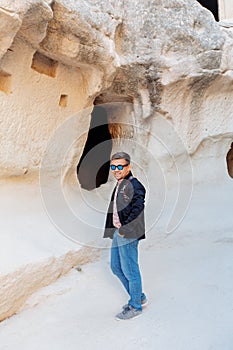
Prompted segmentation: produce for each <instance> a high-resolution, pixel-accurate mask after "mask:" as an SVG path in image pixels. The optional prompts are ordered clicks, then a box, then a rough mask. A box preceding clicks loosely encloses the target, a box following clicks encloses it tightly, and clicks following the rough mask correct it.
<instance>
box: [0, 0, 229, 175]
mask: <svg viewBox="0 0 233 350" xmlns="http://www.w3.org/2000/svg"><path fill="white" fill-rule="evenodd" d="M0 16H1V27H0V34H1V37H2V38H3V39H2V40H1V43H0V53H1V61H0V89H1V91H2V92H1V93H0V105H1V139H2V147H1V153H0V166H1V175H2V176H3V175H5V176H11V175H23V174H25V173H30V172H34V171H38V168H39V164H40V162H41V159H42V157H43V152H44V150H45V147H46V144H47V142H48V139H49V138H50V136H51V134H52V133H53V131H54V130H55V129H56V128H57V127H58V126H59V125H61V123H63V122H64V121H65V120H66V119H67V118H69V117H70V116H71V115H73V114H75V113H77V112H78V111H80V110H83V108H85V107H88V106H91V105H92V103H93V101H94V100H95V98H96V97H98V99H97V103H104V102H116V101H128V102H131V103H133V105H134V111H133V112H134V114H135V117H134V122H135V123H142V124H143V123H144V124H145V125H144V127H145V128H147V129H150V127H151V126H152V128H153V123H154V122H155V119H156V117H158V116H162V117H165V118H167V119H168V120H170V121H171V123H172V124H173V126H174V128H175V129H176V130H177V132H178V133H179V135H180V137H181V138H182V140H183V142H184V144H185V147H186V148H187V150H188V152H189V153H190V154H192V153H194V152H195V150H196V149H197V148H198V146H199V145H200V143H201V142H202V141H203V140H205V139H206V138H208V137H215V136H217V135H225V134H226V133H229V132H232V118H231V111H232V98H231V89H230V87H231V84H232V30H231V29H227V30H222V29H221V28H220V27H219V24H218V23H216V22H215V20H214V18H213V16H212V14H211V13H210V12H209V11H208V10H206V9H205V8H203V7H202V6H201V5H200V4H199V3H198V2H197V1H195V0H189V1H183V0H179V1H178V0H177V1H175V0H169V1H168V0H166V1H165V0H164V1H162V0H155V1H143V2H142V1H137V0H136V1H134V2H130V1H123V0H121V1H108V2H102V1H94V0H93V1H78V2H77V1H74V0H73V1H72V0H69V1H68V0H60V1H42V0H34V1H33V0H30V1H21V2H20V3H19V2H9V1H2V2H1V8H0ZM81 115H82V114H81V113H80V116H81ZM147 118H148V120H147V121H144V122H143V120H145V119H147ZM81 119H82V120H81V121H80V126H79V127H80V128H81V129H83V130H85V131H86V129H87V128H88V125H89V117H88V116H85V117H84V118H81ZM110 120H111V116H110ZM220 120H221V121H220ZM129 121H130V122H131V120H129ZM134 136H135V137H137V135H134ZM83 142H85V138H84V139H83ZM226 143H227V144H226V149H227V148H228V146H229V144H230V141H229V142H228V141H227V142H226ZM76 146H77V145H76ZM74 147H75V145H74ZM58 148H59V147H58ZM82 148H83V145H80V143H79V145H78V146H77V148H75V152H73V153H75V155H76V157H75V161H77V159H78V158H79V157H80V155H81V151H82ZM56 156H57V157H59V150H57V155H54V158H56Z"/></svg>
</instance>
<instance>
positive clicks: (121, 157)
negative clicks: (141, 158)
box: [111, 152, 130, 164]
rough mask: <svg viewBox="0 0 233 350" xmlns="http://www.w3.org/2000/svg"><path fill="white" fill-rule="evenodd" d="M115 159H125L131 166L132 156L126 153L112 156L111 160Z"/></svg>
mask: <svg viewBox="0 0 233 350" xmlns="http://www.w3.org/2000/svg"><path fill="white" fill-rule="evenodd" d="M113 159H124V160H126V162H127V163H128V164H130V155H129V154H128V153H125V152H117V153H115V154H113V155H112V157H111V160H113Z"/></svg>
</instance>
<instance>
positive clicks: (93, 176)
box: [77, 105, 112, 191]
mask: <svg viewBox="0 0 233 350" xmlns="http://www.w3.org/2000/svg"><path fill="white" fill-rule="evenodd" d="M111 151H112V137H111V134H110V132H109V128H108V115H107V111H106V109H105V108H104V107H102V106H99V105H98V106H94V109H93V111H92V114H91V122H90V128H89V131H88V136H87V141H86V144H85V147H84V150H83V153H82V156H81V158H80V160H79V163H78V165H77V177H78V180H79V183H80V185H81V187H82V188H84V189H86V190H88V191H91V190H93V189H95V188H98V187H100V186H101V185H102V184H105V183H106V182H107V181H108V176H109V167H110V154H111Z"/></svg>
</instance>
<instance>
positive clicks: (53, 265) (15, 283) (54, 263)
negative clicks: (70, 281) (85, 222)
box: [0, 248, 98, 321]
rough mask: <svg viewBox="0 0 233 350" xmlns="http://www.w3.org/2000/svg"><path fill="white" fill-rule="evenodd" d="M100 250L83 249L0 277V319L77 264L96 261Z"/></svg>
mask: <svg viewBox="0 0 233 350" xmlns="http://www.w3.org/2000/svg"><path fill="white" fill-rule="evenodd" d="M97 257H98V251H97V250H96V249H91V248H83V249H81V250H80V251H78V252H75V251H70V252H68V253H67V254H65V255H63V256H61V257H57V258H56V257H51V258H49V259H47V260H45V261H43V262H38V263H37V264H35V263H34V264H28V265H26V266H22V267H20V268H19V269H18V270H16V271H14V272H12V273H9V274H6V275H1V276H0V282H1V291H0V321H2V320H4V319H5V318H7V317H9V316H12V315H13V314H15V313H16V312H17V311H18V310H19V309H20V307H21V306H22V305H23V304H24V302H25V301H26V300H27V298H28V297H29V296H30V295H31V294H32V293H34V292H35V291H37V290H38V289H39V288H42V287H45V286H47V285H49V284H51V283H53V282H55V281H56V280H57V279H58V278H59V277H60V276H63V275H64V274H66V273H67V272H68V271H70V269H72V268H73V267H75V266H76V265H83V264H86V263H89V262H92V261H95V260H96V259H97Z"/></svg>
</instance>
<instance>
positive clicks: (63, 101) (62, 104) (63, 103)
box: [59, 95, 68, 108]
mask: <svg viewBox="0 0 233 350" xmlns="http://www.w3.org/2000/svg"><path fill="white" fill-rule="evenodd" d="M67 103H68V95H61V96H60V101H59V106H60V107H63V108H64V107H67Z"/></svg>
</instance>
